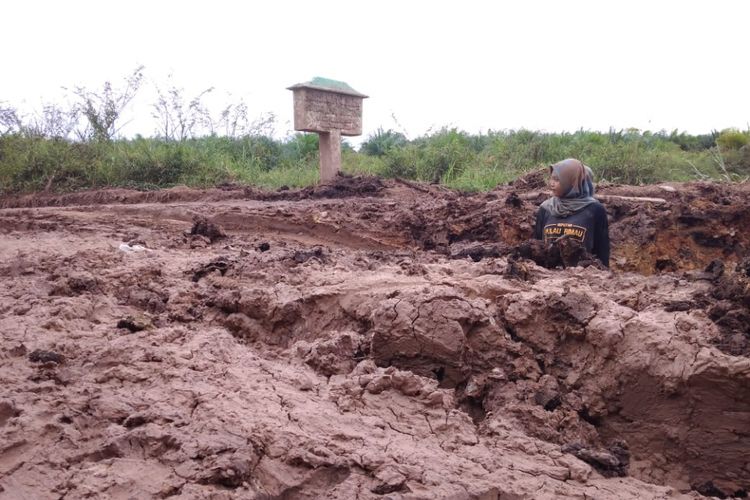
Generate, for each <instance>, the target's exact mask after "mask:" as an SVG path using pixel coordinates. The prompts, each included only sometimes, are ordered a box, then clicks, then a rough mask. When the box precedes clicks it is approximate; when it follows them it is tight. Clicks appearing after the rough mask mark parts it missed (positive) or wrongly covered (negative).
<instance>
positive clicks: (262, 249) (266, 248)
mask: <svg viewBox="0 0 750 500" xmlns="http://www.w3.org/2000/svg"><path fill="white" fill-rule="evenodd" d="M257 248H258V251H259V252H267V251H269V250H270V249H271V245H270V244H269V243H268V242H267V241H264V242H263V243H261V244H260V245H258V247H257Z"/></svg>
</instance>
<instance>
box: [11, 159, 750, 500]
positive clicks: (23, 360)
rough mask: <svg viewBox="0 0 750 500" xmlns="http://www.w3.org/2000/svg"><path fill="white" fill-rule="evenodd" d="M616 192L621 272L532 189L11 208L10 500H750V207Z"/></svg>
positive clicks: (727, 193) (708, 195)
mask: <svg viewBox="0 0 750 500" xmlns="http://www.w3.org/2000/svg"><path fill="white" fill-rule="evenodd" d="M598 193H599V194H600V195H602V199H603V200H604V203H605V206H606V207H607V211H608V213H609V216H610V232H611V236H612V244H613V252H612V270H607V269H602V268H601V267H600V266H597V265H596V263H593V262H590V261H588V260H586V259H585V258H583V259H575V261H573V262H571V261H570V260H569V259H566V258H564V256H563V258H561V259H559V261H558V262H552V264H558V265H559V266H558V267H557V268H555V269H547V268H545V267H542V266H540V265H538V263H542V264H548V265H549V264H550V262H548V261H545V258H546V257H545V258H542V257H540V253H539V252H536V251H535V250H534V249H533V248H532V249H531V251H530V250H529V248H530V247H529V244H528V243H525V242H526V240H527V239H528V237H529V236H530V234H531V227H532V224H533V220H534V214H535V210H536V207H537V206H538V204H539V203H540V202H541V201H542V200H543V199H544V198H545V197H546V193H545V188H544V181H543V177H542V176H541V174H539V173H537V174H531V175H529V176H527V177H525V178H523V179H520V180H519V181H517V182H516V183H514V185H512V186H502V187H499V188H498V189H496V190H494V191H492V192H490V193H484V194H472V195H466V194H461V193H456V192H453V191H450V190H447V189H445V188H442V187H440V186H436V185H427V184H415V183H410V182H405V181H390V180H389V181H383V180H377V179H368V178H340V179H339V180H338V181H337V182H336V183H334V184H332V185H328V186H318V187H316V188H308V189H304V190H280V191H277V192H273V193H268V192H260V191H256V190H252V189H247V188H242V187H238V186H224V187H223V188H221V189H213V190H207V191H200V190H189V189H184V188H178V189H172V190H166V191H157V192H150V193H138V192H133V191H122V190H107V191H97V192H88V193H76V194H70V195H60V196H55V195H34V196H26V197H6V198H4V199H0V207H2V208H0V276H1V277H2V278H1V279H2V287H1V288H0V335H1V336H2V344H1V345H0V387H1V388H2V391H1V392H0V498H12V499H21V498H39V499H47V498H50V499H60V498H65V499H74V498H111V499H120V498H122V499H129V498H184V499H188V498H205V499H208V498H211V499H224V498H227V499H230V498H251V499H272V498H273V499H276V498H279V499H281V498H286V499H293V498H340V499H349V498H360V499H366V498H390V499H418V498H419V499H432V498H452V499H470V498H472V499H521V498H601V499H604V498H700V497H701V495H714V496H718V497H732V496H734V497H744V496H747V492H748V491H750V358H749V357H748V356H749V354H750V326H749V325H750V312H749V310H748V308H749V307H750V284H749V283H750V261H749V260H748V259H747V256H748V249H749V248H750V236H748V235H749V234H750V233H748V231H747V230H746V228H747V227H748V223H749V222H750V211H748V209H747V206H746V204H745V203H746V200H747V197H748V194H750V186H748V185H721V184H706V183H701V184H669V185H665V186H646V187H628V186H615V185H608V186H600V189H599V192H598ZM623 197H624V198H623ZM627 197H641V198H643V197H647V198H653V199H656V200H652V201H643V200H635V201H634V200H631V199H628V198H627ZM537 250H538V249H537ZM542 250H543V251H546V252H549V251H554V249H552V250H550V249H549V248H546V249H542ZM542 253H544V252H542ZM548 256H549V255H548V254H547V257H548ZM584 257H585V256H584Z"/></svg>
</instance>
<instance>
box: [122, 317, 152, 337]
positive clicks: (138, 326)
mask: <svg viewBox="0 0 750 500" xmlns="http://www.w3.org/2000/svg"><path fill="white" fill-rule="evenodd" d="M150 326H151V322H150V321H149V320H148V319H146V318H136V317H133V316H128V317H126V318H122V319H121V320H120V321H118V322H117V328H124V329H126V330H129V331H130V332H131V333H135V332H140V331H143V330H145V329H146V328H149V327H150Z"/></svg>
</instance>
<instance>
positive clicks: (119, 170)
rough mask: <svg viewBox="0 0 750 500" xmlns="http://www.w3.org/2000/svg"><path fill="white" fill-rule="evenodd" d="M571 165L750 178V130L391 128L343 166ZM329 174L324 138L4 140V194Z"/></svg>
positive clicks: (490, 174)
mask: <svg viewBox="0 0 750 500" xmlns="http://www.w3.org/2000/svg"><path fill="white" fill-rule="evenodd" d="M568 157H575V158H579V159H581V160H582V161H583V162H584V163H586V164H588V165H590V166H591V167H592V168H593V169H594V171H595V173H596V176H597V179H598V180H601V179H606V180H609V181H612V182H620V183H628V184H640V183H651V182H660V181H669V180H675V181H685V180H694V179H717V180H719V179H721V180H742V179H746V178H747V177H748V176H750V132H748V131H737V130H728V131H725V132H722V133H721V134H719V133H713V134H708V135H703V136H691V135H687V134H685V133H677V132H672V133H671V134H670V133H666V132H659V133H652V132H641V131H638V130H621V131H614V130H613V131H609V132H605V133H600V132H590V131H585V130H580V131H577V132H572V133H559V134H550V133H543V132H537V131H530V130H511V131H495V132H488V133H486V134H479V135H472V134H467V133H465V132H462V131H460V130H457V129H441V130H438V131H435V132H432V133H430V134H428V135H425V136H422V137H418V138H416V139H413V140H406V138H405V137H403V136H402V135H401V134H397V133H395V132H392V131H382V130H379V131H378V132H377V133H376V134H373V135H372V136H371V137H369V138H367V140H366V141H365V142H364V143H363V144H362V146H361V148H360V151H359V152H357V151H354V150H353V149H352V148H350V147H347V146H346V145H344V148H343V152H342V163H343V170H344V172H347V173H351V174H368V175H378V176H383V177H404V178H408V179H416V180H423V181H428V182H441V183H444V184H446V185H448V186H451V187H454V188H458V189H463V190H488V189H492V188H493V187H495V186H496V185H498V184H500V183H505V182H508V181H509V180H511V179H513V178H514V177H516V176H518V175H520V174H522V173H524V172H526V171H528V170H530V169H533V168H538V167H539V166H542V165H546V164H550V163H553V162H555V161H558V160H561V159H563V158H568ZM317 165H318V137H317V135H315V134H297V135H294V136H292V137H289V138H287V139H285V140H275V139H272V138H269V137H265V136H261V135H246V136H242V137H221V136H216V135H210V136H205V137H199V138H190V139H185V140H167V139H163V138H144V137H136V138H134V139H119V140H109V141H96V140H78V141H76V140H70V139H61V138H51V137H45V136H44V135H40V134H34V133H28V132H24V131H15V132H11V133H6V134H5V135H0V193H18V192H31V191H44V190H52V191H70V190H77V189H85V188H101V187H130V188H137V189H152V188H160V187H169V186H174V185H188V186H196V187H206V186H214V185H218V184H222V183H242V184H252V185H257V186H261V187H265V188H278V187H281V186H288V187H299V186H306V185H311V184H314V183H316V182H317V181H318V168H317Z"/></svg>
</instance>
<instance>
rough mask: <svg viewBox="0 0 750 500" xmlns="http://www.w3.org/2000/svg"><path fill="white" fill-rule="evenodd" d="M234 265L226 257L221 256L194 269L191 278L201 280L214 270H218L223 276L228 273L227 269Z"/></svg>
mask: <svg viewBox="0 0 750 500" xmlns="http://www.w3.org/2000/svg"><path fill="white" fill-rule="evenodd" d="M231 266H232V263H231V262H229V260H228V259H227V258H226V257H219V258H217V259H214V260H212V261H211V262H209V263H208V264H204V265H202V266H200V267H198V268H197V269H194V270H193V277H192V278H191V280H192V281H193V282H195V283H197V282H198V281H200V280H201V279H202V278H203V277H205V276H206V275H208V274H211V273H213V272H218V273H219V274H221V275H222V276H224V275H225V274H226V273H227V270H229V268H230V267H231Z"/></svg>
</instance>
